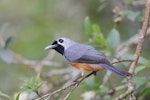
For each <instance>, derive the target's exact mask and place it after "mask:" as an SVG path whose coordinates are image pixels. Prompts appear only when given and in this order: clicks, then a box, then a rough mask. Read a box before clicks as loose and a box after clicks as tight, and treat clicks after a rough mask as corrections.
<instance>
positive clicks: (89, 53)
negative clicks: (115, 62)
mask: <svg viewBox="0 0 150 100" xmlns="http://www.w3.org/2000/svg"><path fill="white" fill-rule="evenodd" d="M72 48H74V49H73V51H71V52H74V53H70V54H73V55H71V56H68V58H71V59H69V60H70V61H71V62H78V63H89V64H97V63H103V64H106V63H107V64H108V63H109V61H108V60H107V59H106V57H105V55H104V54H103V53H100V52H98V51H97V50H95V48H93V47H91V46H88V45H83V44H82V45H81V44H80V45H77V46H74V47H72Z"/></svg>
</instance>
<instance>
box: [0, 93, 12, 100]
mask: <svg viewBox="0 0 150 100" xmlns="http://www.w3.org/2000/svg"><path fill="white" fill-rule="evenodd" d="M0 96H2V97H5V98H8V99H9V100H11V97H10V96H8V95H7V94H5V93H3V92H2V91H0Z"/></svg>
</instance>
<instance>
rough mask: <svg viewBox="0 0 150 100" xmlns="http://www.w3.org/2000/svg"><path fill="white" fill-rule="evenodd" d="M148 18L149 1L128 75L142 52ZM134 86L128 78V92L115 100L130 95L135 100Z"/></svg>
mask: <svg viewBox="0 0 150 100" xmlns="http://www.w3.org/2000/svg"><path fill="white" fill-rule="evenodd" d="M149 16H150V0H147V2H146V11H145V17H144V22H143V26H142V31H141V33H140V36H139V39H138V44H137V48H136V51H135V55H134V58H133V62H132V63H131V66H130V69H129V72H130V73H134V70H135V67H136V64H137V62H138V59H139V57H140V54H141V51H142V46H143V43H144V40H145V37H146V33H147V28H148V23H149ZM134 89H135V87H134V84H133V82H132V76H130V77H128V91H127V92H125V93H124V94H122V95H120V96H119V97H117V98H116V99H115V100H120V99H123V98H125V97H126V96H128V95H130V99H131V100H136V98H135V96H134V93H133V92H134Z"/></svg>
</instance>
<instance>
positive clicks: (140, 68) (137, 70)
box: [135, 66, 146, 74]
mask: <svg viewBox="0 0 150 100" xmlns="http://www.w3.org/2000/svg"><path fill="white" fill-rule="evenodd" d="M145 68H146V66H138V67H136V69H135V74H137V73H138V72H140V71H142V70H143V69H145Z"/></svg>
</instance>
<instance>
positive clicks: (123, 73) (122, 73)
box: [100, 64, 132, 76]
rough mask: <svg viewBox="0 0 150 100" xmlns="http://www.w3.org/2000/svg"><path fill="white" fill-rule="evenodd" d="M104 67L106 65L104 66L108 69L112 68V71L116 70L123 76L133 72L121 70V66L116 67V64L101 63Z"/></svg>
mask: <svg viewBox="0 0 150 100" xmlns="http://www.w3.org/2000/svg"><path fill="white" fill-rule="evenodd" d="M100 65H101V66H102V67H104V68H106V69H108V70H110V71H112V72H115V73H116V74H119V75H121V76H131V75H132V74H131V73H129V72H126V71H123V70H121V69H119V68H116V67H115V66H113V65H111V64H110V65H108V64H100Z"/></svg>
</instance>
